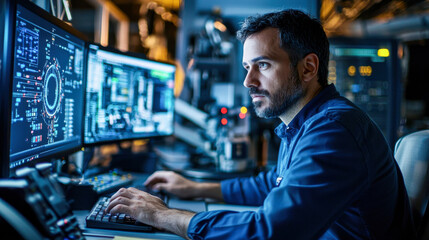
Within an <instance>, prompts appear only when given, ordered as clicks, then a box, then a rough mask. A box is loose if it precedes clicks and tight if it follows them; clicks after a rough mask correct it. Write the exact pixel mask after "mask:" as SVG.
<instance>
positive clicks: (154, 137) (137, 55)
mask: <svg viewBox="0 0 429 240" xmlns="http://www.w3.org/2000/svg"><path fill="white" fill-rule="evenodd" d="M91 45H93V46H96V47H98V49H99V50H103V51H107V52H111V53H116V54H121V55H124V56H129V57H135V58H140V59H143V60H146V61H150V62H154V63H162V64H167V65H170V66H173V67H174V68H175V70H174V74H175V75H176V72H177V66H176V64H174V63H171V62H166V61H158V60H153V59H148V58H147V57H146V55H144V54H142V53H136V52H130V51H121V50H119V49H116V48H113V47H110V46H103V45H101V44H98V43H95V42H87V44H86V49H87V51H86V56H85V58H86V59H87V61H86V63H87V64H88V60H89V52H90V47H91ZM86 67H88V65H87V66H86ZM84 79H85V82H84V85H85V86H84V91H85V94H84V95H85V96H84V99H85V101H84V103H85V106H84V113H83V120H82V122H83V124H84V126H83V128H82V138H83V140H82V143H83V146H84V147H95V146H100V145H106V144H118V143H121V142H127V141H134V140H143V139H151V140H158V139H162V138H165V137H169V136H172V135H174V130H175V128H174V123H175V117H176V114H175V110H174V111H173V126H172V127H173V131H172V133H171V134H168V135H152V136H145V137H133V138H121V139H113V140H102V141H95V142H91V143H87V142H85V115H86V110H87V109H86V107H87V98H86V97H87V94H86V93H87V92H86V90H87V86H88V84H87V81H88V72H87V71H86V76H85V78H84ZM174 83H176V77H174ZM175 100H176V97H175V96H174V98H173V107H174V104H175ZM174 108H175V107H174Z"/></svg>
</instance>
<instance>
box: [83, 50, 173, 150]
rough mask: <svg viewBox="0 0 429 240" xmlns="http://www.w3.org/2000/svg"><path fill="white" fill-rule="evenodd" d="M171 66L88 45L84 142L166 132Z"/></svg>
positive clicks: (170, 114)
mask: <svg viewBox="0 0 429 240" xmlns="http://www.w3.org/2000/svg"><path fill="white" fill-rule="evenodd" d="M175 70H176V68H175V66H174V65H172V64H167V63H161V62H155V61H150V60H147V59H144V58H141V57H137V56H133V55H130V54H126V53H122V52H119V51H114V50H111V49H107V48H102V47H100V46H98V45H92V44H91V45H89V50H88V69H87V84H86V108H85V109H86V110H85V111H86V112H85V131H84V132H85V133H84V143H85V144H97V143H102V142H109V141H119V140H129V139H137V138H146V137H153V136H166V135H171V134H172V133H173V121H174V119H173V116H174V76H175Z"/></svg>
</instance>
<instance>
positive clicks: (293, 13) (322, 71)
mask: <svg viewBox="0 0 429 240" xmlns="http://www.w3.org/2000/svg"><path fill="white" fill-rule="evenodd" d="M269 27H272V28H277V29H278V30H279V37H280V47H282V48H283V49H284V50H285V51H286V52H287V53H288V54H289V57H290V61H291V64H292V66H293V67H296V66H297V64H298V61H299V60H301V59H303V58H304V57H305V56H306V55H308V54H310V53H314V54H316V55H317V56H318V57H319V72H318V76H319V83H320V85H322V86H326V85H327V84H328V80H327V77H328V61H329V41H328V38H327V37H326V33H325V31H324V30H323V27H322V25H321V24H320V21H319V20H317V19H315V18H311V17H310V16H308V15H307V14H305V13H304V12H302V11H299V10H293V9H289V10H284V11H280V12H272V13H267V14H264V15H258V16H255V17H253V16H252V17H248V18H246V20H245V21H244V22H243V24H242V26H241V29H240V30H239V31H238V32H237V38H238V39H239V40H240V41H241V42H244V41H245V40H246V39H247V38H248V37H249V36H250V35H252V34H254V33H257V32H260V31H262V30H264V29H265V28H269Z"/></svg>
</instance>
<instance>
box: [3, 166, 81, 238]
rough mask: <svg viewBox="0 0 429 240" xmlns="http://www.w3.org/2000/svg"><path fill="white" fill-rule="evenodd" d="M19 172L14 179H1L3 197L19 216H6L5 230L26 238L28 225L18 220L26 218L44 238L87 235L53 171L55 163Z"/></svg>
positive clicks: (24, 220)
mask: <svg viewBox="0 0 429 240" xmlns="http://www.w3.org/2000/svg"><path fill="white" fill-rule="evenodd" d="M16 175H17V176H16V178H14V179H12V178H10V179H3V180H0V199H2V200H3V201H4V202H6V203H7V204H8V205H10V206H11V207H13V209H15V213H17V214H16V216H18V217H15V218H9V219H7V218H6V217H3V218H2V220H3V221H5V222H6V223H7V224H6V225H2V228H3V229H2V232H4V233H6V234H7V236H11V235H12V236H17V237H18V238H24V237H23V236H24V234H25V232H26V231H27V228H24V227H22V224H17V222H25V223H27V224H29V225H30V226H32V229H35V234H36V235H37V236H41V238H44V239H45V238H48V239H85V238H84V236H83V234H82V232H81V229H80V228H79V224H78V222H77V220H76V218H75V216H74V215H73V213H72V211H71V208H70V206H69V204H68V203H67V202H66V200H65V196H64V194H63V192H62V188H61V186H60V185H59V184H58V182H57V180H56V178H55V177H54V175H52V174H51V164H38V165H36V167H35V168H29V167H27V168H22V169H19V170H18V171H17V173H16ZM20 225H21V226H20ZM3 226H5V227H3ZM9 234H10V235H9ZM24 239H25V238H24ZM34 239H37V237H36V236H34Z"/></svg>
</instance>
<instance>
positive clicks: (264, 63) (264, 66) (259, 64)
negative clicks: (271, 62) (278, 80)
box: [258, 62, 268, 69]
mask: <svg viewBox="0 0 429 240" xmlns="http://www.w3.org/2000/svg"><path fill="white" fill-rule="evenodd" d="M258 66H259V68H260V69H267V68H268V63H266V62H260V63H258Z"/></svg>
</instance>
